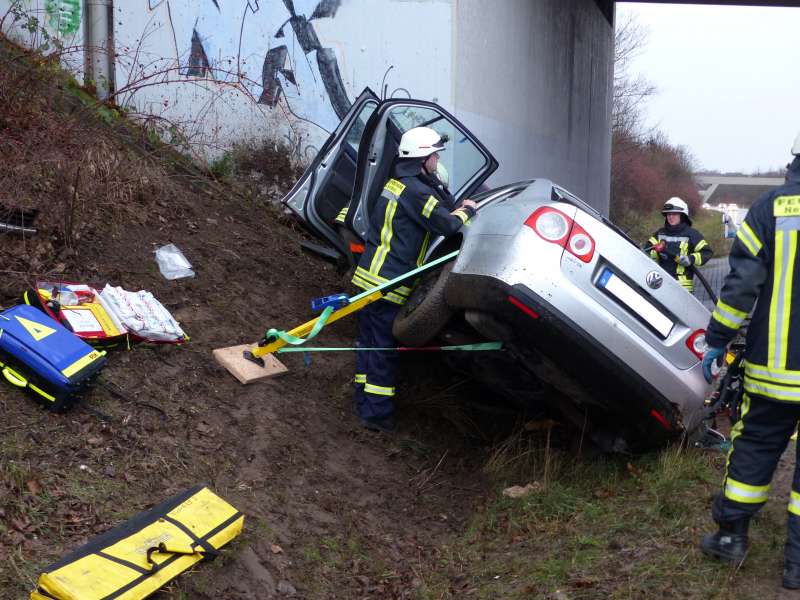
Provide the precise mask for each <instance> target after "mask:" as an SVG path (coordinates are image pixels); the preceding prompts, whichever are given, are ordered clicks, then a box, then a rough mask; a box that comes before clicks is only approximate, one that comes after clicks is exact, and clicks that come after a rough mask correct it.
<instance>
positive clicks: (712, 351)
mask: <svg viewBox="0 0 800 600" xmlns="http://www.w3.org/2000/svg"><path fill="white" fill-rule="evenodd" d="M724 355H725V348H724V347H722V348H712V347H709V348H708V350H706V351H705V354H703V377H705V378H706V381H707V382H708V383H711V379H712V378H713V377H714V374H712V373H711V368H712V365H713V364H714V363H715V362H717V361H719V359H720V358H722V357H723V356H724ZM717 366H719V365H717Z"/></svg>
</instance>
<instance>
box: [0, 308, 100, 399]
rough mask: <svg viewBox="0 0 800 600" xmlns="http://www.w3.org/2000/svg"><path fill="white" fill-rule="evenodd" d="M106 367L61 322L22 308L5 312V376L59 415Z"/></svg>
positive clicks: (1, 352) (0, 355)
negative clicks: (58, 412)
mask: <svg viewBox="0 0 800 600" xmlns="http://www.w3.org/2000/svg"><path fill="white" fill-rule="evenodd" d="M105 364H106V353H105V352H103V351H100V350H95V349H94V348H92V347H91V346H90V345H89V344H87V343H86V342H84V341H83V340H82V339H80V338H79V337H78V336H76V335H75V334H74V333H72V332H71V331H69V330H68V329H66V328H65V327H64V326H63V325H61V324H60V323H59V322H58V321H56V320H55V319H53V318H51V317H49V316H47V315H46V314H44V313H43V312H42V311H40V310H36V309H35V308H33V307H31V306H27V305H25V304H21V305H19V306H14V307H12V308H9V309H8V310H4V311H2V312H0V372H2V374H3V377H4V378H5V379H6V381H8V382H9V383H10V384H11V385H14V386H17V387H19V388H24V389H25V390H26V391H28V392H30V393H31V394H32V395H33V396H34V397H35V398H36V399H37V400H39V401H40V402H41V403H42V404H44V405H45V406H46V407H47V408H49V409H50V410H53V411H62V410H65V409H67V408H69V407H70V405H72V403H73V402H75V401H76V400H77V399H78V398H79V397H80V394H81V393H82V392H83V391H84V390H85V389H86V388H87V387H88V385H89V384H90V383H91V381H92V380H93V379H94V377H95V376H96V375H97V373H98V372H99V371H100V369H102V368H103V366H104V365H105Z"/></svg>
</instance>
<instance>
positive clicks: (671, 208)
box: [661, 196, 692, 225]
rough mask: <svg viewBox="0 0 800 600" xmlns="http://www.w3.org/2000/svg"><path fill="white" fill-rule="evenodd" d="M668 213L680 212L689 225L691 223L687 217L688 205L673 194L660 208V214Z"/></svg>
mask: <svg viewBox="0 0 800 600" xmlns="http://www.w3.org/2000/svg"><path fill="white" fill-rule="evenodd" d="M670 213H679V214H682V215H684V216H685V217H686V220H687V221H688V222H689V225H691V224H692V221H691V219H690V218H689V205H688V204H686V202H684V201H683V200H681V199H680V198H678V197H677V196H673V197H672V198H670V199H669V200H667V201H666V202H665V203H664V208H662V209H661V214H662V215H664V216H666V215H668V214H670Z"/></svg>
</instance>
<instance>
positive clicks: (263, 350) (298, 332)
mask: <svg viewBox="0 0 800 600" xmlns="http://www.w3.org/2000/svg"><path fill="white" fill-rule="evenodd" d="M381 298H383V293H382V292H380V291H377V292H375V293H374V294H370V295H369V296H365V297H364V298H361V300H357V301H356V302H353V303H352V304H348V305H347V306H343V307H342V308H340V309H339V310H337V311H334V312H332V313H331V316H330V317H328V322H327V323H326V324H325V325H326V326H327V325H330V324H331V323H333V322H334V321H338V320H339V319H341V318H342V317H346V316H347V315H349V314H351V313H354V312H356V311H358V310H361V309H362V308H364V307H365V306H366V305H367V304H372V303H373V302H375V301H376V300H380V299H381ZM318 320H319V317H317V318H316V319H312V320H310V321H309V322H308V323H303V324H302V325H298V326H297V327H295V328H294V329H292V330H291V331H290V332H289V335H293V336H295V337H305V336H307V335H308V334H309V332H310V331H311V330H312V329H313V328H314V325H315V324H316V323H317V321H318ZM285 345H286V342H284V341H283V340H281V339H278V340H275V341H274V342H271V343H269V344H267V345H266V346H255V347H253V348H252V349H251V352H252V353H253V356H260V357H261V358H264V357H265V356H266V355H267V354H272V353H273V352H275V350H277V349H278V348H283V347H284V346H285ZM248 362H249V361H248Z"/></svg>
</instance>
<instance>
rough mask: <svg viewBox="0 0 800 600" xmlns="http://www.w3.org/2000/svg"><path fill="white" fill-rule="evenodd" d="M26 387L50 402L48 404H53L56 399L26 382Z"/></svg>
mask: <svg viewBox="0 0 800 600" xmlns="http://www.w3.org/2000/svg"><path fill="white" fill-rule="evenodd" d="M28 387H29V388H30V389H32V390H33V391H34V392H36V393H37V394H39V395H40V396H44V397H45V398H46V399H48V400H50V402H53V401H54V400H55V399H56V397H55V396H51V395H50V394H48V393H47V392H45V391H44V390H43V389H42V388H39V387H36V386H35V385H33V384H32V383H30V382H28Z"/></svg>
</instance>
